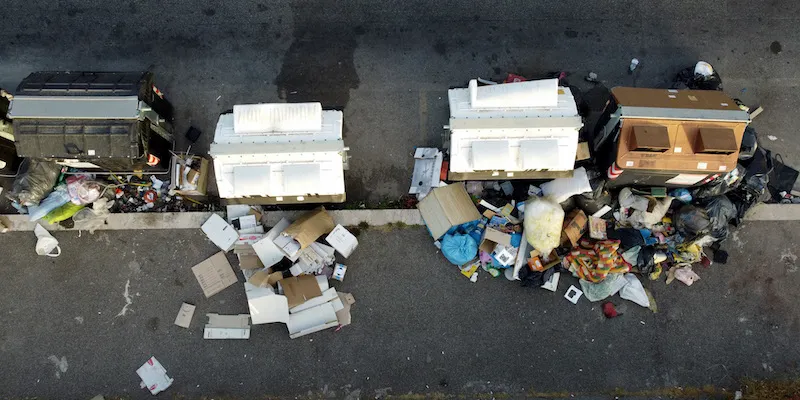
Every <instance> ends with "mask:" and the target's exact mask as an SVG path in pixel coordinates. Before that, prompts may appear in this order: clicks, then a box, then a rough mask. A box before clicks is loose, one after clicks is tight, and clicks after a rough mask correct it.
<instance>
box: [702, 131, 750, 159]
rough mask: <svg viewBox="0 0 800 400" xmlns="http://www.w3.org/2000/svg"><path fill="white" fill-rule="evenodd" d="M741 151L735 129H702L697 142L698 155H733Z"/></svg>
mask: <svg viewBox="0 0 800 400" xmlns="http://www.w3.org/2000/svg"><path fill="white" fill-rule="evenodd" d="M738 150H739V146H738V145H737V144H736V136H735V135H734V133H733V129H729V128H700V129H699V132H698V134H697V139H696V140H695V148H694V151H695V152H697V153H712V154H733V153H735V152H737V151H738Z"/></svg>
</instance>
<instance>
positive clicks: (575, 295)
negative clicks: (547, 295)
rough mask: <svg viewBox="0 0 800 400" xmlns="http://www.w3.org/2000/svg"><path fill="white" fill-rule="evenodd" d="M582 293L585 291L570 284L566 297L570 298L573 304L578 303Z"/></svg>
mask: <svg viewBox="0 0 800 400" xmlns="http://www.w3.org/2000/svg"><path fill="white" fill-rule="evenodd" d="M582 295H583V292H582V291H581V290H580V289H578V288H576V287H575V286H574V285H570V286H569V289H567V292H566V293H564V298H565V299H567V300H569V301H570V303H572V304H578V300H579V299H580V298H581V296H582Z"/></svg>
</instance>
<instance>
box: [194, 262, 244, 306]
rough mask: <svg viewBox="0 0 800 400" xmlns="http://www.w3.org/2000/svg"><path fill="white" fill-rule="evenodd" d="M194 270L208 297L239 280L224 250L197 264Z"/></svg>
mask: <svg viewBox="0 0 800 400" xmlns="http://www.w3.org/2000/svg"><path fill="white" fill-rule="evenodd" d="M192 272H193V273H194V276H195V278H197V282H198V283H200V287H201V288H202V289H203V294H205V295H206V297H207V298H208V297H211V296H213V295H215V294H217V293H219V292H221V291H222V290H223V289H225V288H227V287H228V286H230V285H233V284H234V283H236V282H238V281H239V280H238V279H237V278H236V274H235V273H234V272H233V268H231V264H230V263H229V262H228V259H227V258H226V257H225V253H224V252H219V253H217V254H214V255H213V256H211V257H209V258H208V259H206V260H205V261H203V262H201V263H200V264H197V265H195V266H194V267H192Z"/></svg>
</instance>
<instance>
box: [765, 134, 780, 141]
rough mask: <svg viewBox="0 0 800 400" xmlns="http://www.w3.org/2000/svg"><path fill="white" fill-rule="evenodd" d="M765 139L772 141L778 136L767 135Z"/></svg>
mask: <svg viewBox="0 0 800 400" xmlns="http://www.w3.org/2000/svg"><path fill="white" fill-rule="evenodd" d="M767 139H769V140H770V141H772V142H774V141H776V140H778V137H777V136H773V135H767Z"/></svg>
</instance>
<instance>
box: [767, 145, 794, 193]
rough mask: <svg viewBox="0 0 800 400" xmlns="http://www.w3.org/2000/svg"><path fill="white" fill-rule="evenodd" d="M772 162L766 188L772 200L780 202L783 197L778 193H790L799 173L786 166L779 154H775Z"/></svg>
mask: <svg viewBox="0 0 800 400" xmlns="http://www.w3.org/2000/svg"><path fill="white" fill-rule="evenodd" d="M772 160H773V161H772V171H770V173H769V183H768V185H767V187H768V188H769V192H770V194H771V195H772V199H773V200H775V201H778V202H780V201H781V200H783V196H781V195H780V193H781V192H786V193H789V192H791V191H792V188H794V183H795V182H796V181H797V176H798V175H800V172H798V171H797V170H796V169H794V168H792V167H790V166H788V165H786V164H785V163H784V162H783V157H782V156H781V155H780V154H777V153H776V154H775V156H774V157H773V159H772Z"/></svg>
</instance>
